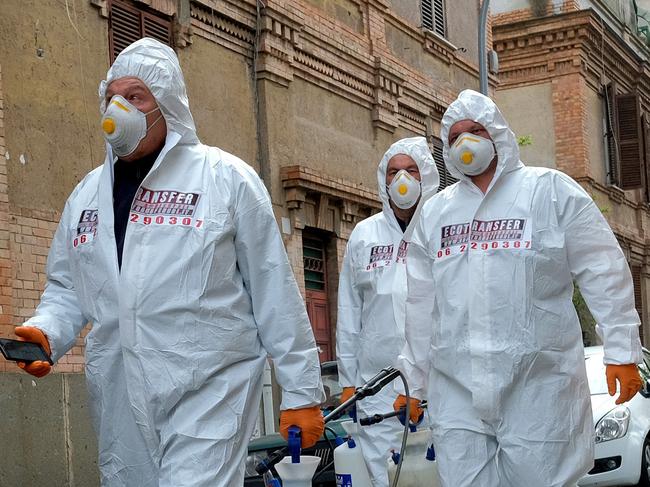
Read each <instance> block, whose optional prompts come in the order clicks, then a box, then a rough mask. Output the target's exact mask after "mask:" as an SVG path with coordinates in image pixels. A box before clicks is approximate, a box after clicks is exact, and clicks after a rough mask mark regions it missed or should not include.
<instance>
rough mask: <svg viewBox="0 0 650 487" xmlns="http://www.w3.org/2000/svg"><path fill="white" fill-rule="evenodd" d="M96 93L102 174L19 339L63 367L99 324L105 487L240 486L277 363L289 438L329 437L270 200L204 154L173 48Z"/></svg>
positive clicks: (135, 57) (92, 395)
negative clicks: (268, 367)
mask: <svg viewBox="0 0 650 487" xmlns="http://www.w3.org/2000/svg"><path fill="white" fill-rule="evenodd" d="M99 94H100V97H101V100H102V114H103V117H102V128H103V130H104V135H105V138H106V140H107V146H106V152H107V154H106V159H105V162H104V165H103V166H102V167H99V168H97V169H95V170H94V171H92V172H91V173H90V174H88V175H87V176H86V177H85V179H84V180H83V181H82V182H81V183H80V184H79V185H78V186H77V188H76V189H75V190H74V191H73V193H72V195H71V196H70V198H69V199H68V201H67V203H66V205H65V209H64V211H63V215H62V217H61V222H60V224H59V227H58V230H57V232H56V234H55V236H54V240H53V242H52V247H51V250H50V254H49V257H48V264H47V273H48V274H47V275H48V278H47V285H46V288H45V292H44V293H43V296H42V298H41V303H40V305H39V306H38V308H37V310H36V313H35V316H34V317H33V318H31V319H30V320H29V321H27V323H25V326H22V327H19V328H17V329H16V334H17V335H19V336H21V337H23V339H25V340H29V341H36V342H39V343H43V344H44V345H45V346H46V347H48V348H51V354H52V358H53V359H54V360H55V361H56V360H58V359H59V358H61V357H62V356H63V355H64V354H65V353H66V352H67V351H68V350H69V349H70V348H71V347H72V346H73V345H74V343H75V340H76V337H77V336H78V334H79V332H80V331H81V329H82V328H83V327H84V325H85V324H86V323H87V322H88V321H90V322H91V323H92V329H91V330H90V332H89V334H88V336H87V337H86V378H87V383H88V390H89V400H90V406H91V410H92V417H93V420H94V425H95V427H96V430H97V433H98V437H99V461H98V465H99V469H100V475H101V484H102V486H110V487H113V486H129V487H134V486H138V487H156V486H160V487H181V486H191V487H208V486H209V487H215V486H221V487H233V486H237V485H242V484H243V477H244V470H243V461H244V458H245V454H246V450H247V444H248V441H249V438H250V436H251V433H252V431H253V428H254V425H255V422H256V417H257V412H258V408H259V403H260V397H261V389H262V387H261V386H262V371H263V366H264V362H265V360H266V358H267V354H268V355H270V356H271V358H272V359H273V362H274V366H275V371H276V377H277V380H278V382H279V384H280V386H281V388H282V391H283V392H282V396H283V397H282V405H281V409H282V410H283V411H282V413H281V423H282V424H283V426H284V427H285V428H286V426H288V425H290V424H296V425H297V426H300V427H301V428H302V430H303V444H305V443H307V444H309V443H311V444H313V443H315V441H317V439H318V438H319V437H320V435H321V432H322V428H323V419H322V414H321V413H320V410H319V408H318V406H317V405H318V404H319V403H320V402H321V401H322V400H323V392H322V385H321V380H320V367H319V361H318V354H317V349H316V345H315V341H314V338H313V334H312V331H311V328H310V325H309V321H308V319H307V314H306V311H305V307H304V304H303V301H302V299H301V297H300V294H299V292H298V288H297V286H296V283H295V281H294V278H293V275H292V272H291V268H290V266H289V263H288V260H287V256H286V253H285V250H284V247H283V243H282V239H281V237H280V234H279V231H278V228H277V225H276V222H275V218H274V216H273V211H272V208H271V202H270V199H269V196H268V193H267V192H266V190H265V188H264V185H263V184H262V182H261V181H260V179H259V178H258V177H257V175H256V174H255V173H254V171H253V170H252V169H251V168H250V167H249V166H248V165H247V164H245V163H244V162H243V161H241V160H240V159H238V158H236V157H234V156H232V155H230V154H228V153H226V152H224V151H221V150H219V149H217V148H214V147H207V146H205V145H202V144H201V143H200V142H199V140H198V138H197V136H196V133H195V128H194V121H193V119H192V115H191V113H190V110H189V105H188V100H187V95H186V91H185V84H184V80H183V75H182V72H181V69H180V66H179V64H178V60H177V58H176V55H175V53H174V52H173V51H172V49H170V48H169V47H167V46H165V45H163V44H161V43H160V42H158V41H155V40H153V39H142V40H139V41H137V42H135V43H133V44H131V45H130V46H129V47H127V48H126V49H125V50H124V51H123V52H122V53H121V54H120V55H119V56H118V57H117V59H116V60H115V63H114V64H113V66H112V67H111V69H110V70H109V71H108V75H107V78H106V80H105V81H103V82H102V83H101V85H100V89H99ZM46 365H47V367H46ZM22 367H23V368H24V369H25V370H27V371H28V372H30V373H33V374H34V375H37V376H42V375H44V374H46V373H47V372H48V371H49V365H48V364H45V363H43V362H35V363H31V364H27V365H26V364H22Z"/></svg>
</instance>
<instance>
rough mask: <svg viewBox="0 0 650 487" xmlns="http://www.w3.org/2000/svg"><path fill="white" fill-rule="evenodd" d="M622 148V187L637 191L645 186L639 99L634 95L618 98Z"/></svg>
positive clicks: (619, 134)
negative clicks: (636, 189)
mask: <svg viewBox="0 0 650 487" xmlns="http://www.w3.org/2000/svg"><path fill="white" fill-rule="evenodd" d="M616 111H617V115H618V117H617V119H618V120H617V122H618V137H619V139H618V140H619V146H620V154H621V159H620V186H621V188H622V189H635V188H640V187H642V186H643V179H644V174H643V171H642V167H643V141H642V133H641V113H640V112H641V110H640V108H639V98H638V97H637V95H636V94H634V93H626V94H624V95H618V96H616Z"/></svg>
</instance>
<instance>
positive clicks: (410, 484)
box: [388, 429, 442, 487]
mask: <svg viewBox="0 0 650 487" xmlns="http://www.w3.org/2000/svg"><path fill="white" fill-rule="evenodd" d="M430 445H431V431H430V430H428V429H427V430H422V431H416V432H413V433H409V436H408V438H407V439H406V451H405V452H403V459H404V461H403V464H402V469H401V470H400V473H399V481H398V482H397V487H422V486H423V485H426V486H428V487H440V486H441V485H442V484H441V482H440V476H439V474H438V465H437V464H436V461H435V451H434V450H433V447H431V448H429V446H430ZM398 458H399V455H394V456H393V458H392V459H389V460H388V478H389V480H390V485H391V487H392V485H393V480H395V474H396V473H397V464H396V462H397V461H398Z"/></svg>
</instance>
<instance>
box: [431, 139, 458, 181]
mask: <svg viewBox="0 0 650 487" xmlns="http://www.w3.org/2000/svg"><path fill="white" fill-rule="evenodd" d="M433 160H434V161H435V162H436V167H437V168H438V174H439V175H440V188H438V191H442V190H443V189H444V188H446V187H447V186H451V185H452V184H454V183H455V182H456V181H457V179H456V178H454V177H453V176H452V175H451V174H449V170H448V169H447V166H446V165H445V160H444V158H443V156H442V140H440V139H439V138H437V137H434V138H433Z"/></svg>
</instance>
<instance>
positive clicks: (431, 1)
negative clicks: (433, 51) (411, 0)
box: [420, 0, 445, 37]
mask: <svg viewBox="0 0 650 487" xmlns="http://www.w3.org/2000/svg"><path fill="white" fill-rule="evenodd" d="M420 12H421V14H422V27H424V28H425V29H428V30H432V31H433V32H435V33H436V34H438V35H439V36H442V37H444V36H445V3H444V0H421V2H420Z"/></svg>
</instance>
